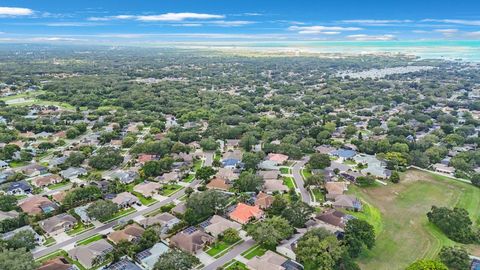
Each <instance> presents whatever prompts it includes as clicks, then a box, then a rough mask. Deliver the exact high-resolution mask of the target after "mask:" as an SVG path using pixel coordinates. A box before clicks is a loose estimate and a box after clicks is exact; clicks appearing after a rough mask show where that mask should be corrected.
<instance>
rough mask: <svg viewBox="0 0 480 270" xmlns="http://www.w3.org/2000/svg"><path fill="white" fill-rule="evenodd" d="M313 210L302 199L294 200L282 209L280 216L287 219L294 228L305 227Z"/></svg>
mask: <svg viewBox="0 0 480 270" xmlns="http://www.w3.org/2000/svg"><path fill="white" fill-rule="evenodd" d="M313 212H314V209H313V207H311V206H310V205H308V204H306V203H304V202H302V201H296V202H292V203H290V205H288V206H287V207H286V208H285V209H284V210H283V211H282V217H284V218H285V219H286V220H288V222H290V224H292V226H294V227H295V228H302V227H305V223H306V222H307V220H308V219H310V216H311V215H312V214H313Z"/></svg>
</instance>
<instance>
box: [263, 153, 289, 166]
mask: <svg viewBox="0 0 480 270" xmlns="http://www.w3.org/2000/svg"><path fill="white" fill-rule="evenodd" d="M265 159H266V160H270V161H272V162H274V163H275V165H282V164H284V163H285V162H286V161H287V160H288V156H287V155H284V154H275V153H270V154H268V155H267V157H266V158H265Z"/></svg>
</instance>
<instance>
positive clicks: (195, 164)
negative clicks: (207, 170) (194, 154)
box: [193, 159, 203, 171]
mask: <svg viewBox="0 0 480 270" xmlns="http://www.w3.org/2000/svg"><path fill="white" fill-rule="evenodd" d="M202 164H203V160H201V159H197V160H195V161H194V162H193V170H194V171H197V170H198V169H200V168H201V167H202Z"/></svg>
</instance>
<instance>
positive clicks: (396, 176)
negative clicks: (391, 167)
mask: <svg viewBox="0 0 480 270" xmlns="http://www.w3.org/2000/svg"><path fill="white" fill-rule="evenodd" d="M390 181H392V183H398V182H400V174H399V173H398V171H392V174H391V175H390Z"/></svg>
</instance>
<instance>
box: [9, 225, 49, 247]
mask: <svg viewBox="0 0 480 270" xmlns="http://www.w3.org/2000/svg"><path fill="white" fill-rule="evenodd" d="M22 231H29V232H31V233H32V234H33V237H34V238H35V242H36V243H37V244H39V245H41V244H42V243H43V242H44V241H45V238H43V237H42V236H41V235H39V234H38V233H37V232H36V231H35V230H34V229H33V228H32V227H31V226H30V225H26V226H23V227H20V228H18V229H15V230H13V231H10V232H7V233H4V234H3V235H2V240H9V239H11V238H12V237H13V236H14V235H16V234H17V233H19V232H22Z"/></svg>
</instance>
